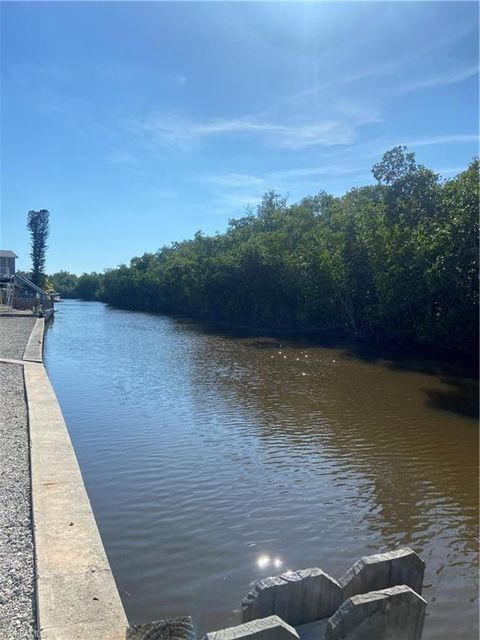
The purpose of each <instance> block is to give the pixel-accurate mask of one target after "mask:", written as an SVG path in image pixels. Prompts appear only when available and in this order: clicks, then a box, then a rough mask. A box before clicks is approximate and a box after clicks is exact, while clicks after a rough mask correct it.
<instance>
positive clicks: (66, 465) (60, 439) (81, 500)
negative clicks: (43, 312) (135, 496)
mask: <svg viewBox="0 0 480 640" xmlns="http://www.w3.org/2000/svg"><path fill="white" fill-rule="evenodd" d="M5 320H7V322H6V323H5ZM33 320H34V323H32V318H29V317H28V316H26V317H25V316H21V317H20V316H17V317H16V318H12V317H9V318H8V319H7V318H1V319H0V323H2V324H3V327H2V329H3V331H2V334H3V338H4V341H5V344H2V341H0V371H3V372H5V371H8V370H9V368H12V367H13V368H15V370H16V372H17V375H16V379H14V378H13V377H11V378H10V379H9V380H7V383H6V384H7V387H8V388H9V389H10V392H11V393H12V394H14V395H15V396H16V397H17V398H19V397H21V398H22V402H23V409H24V414H23V415H24V416H25V418H24V420H23V442H24V454H26V459H24V460H23V462H24V464H23V466H19V465H15V467H16V471H17V474H18V476H19V478H20V479H21V481H22V486H23V488H24V510H25V507H26V508H27V509H28V512H29V514H28V515H29V517H28V518H27V519H26V520H25V518H23V519H22V525H23V528H25V526H26V528H27V529H28V530H29V535H30V540H31V545H30V547H29V553H25V554H23V557H22V560H23V565H22V566H21V567H20V566H19V565H18V562H17V564H15V560H11V563H12V564H13V566H14V569H15V575H17V577H18V578H19V579H20V581H22V585H23V582H25V583H28V579H27V578H26V576H27V574H28V573H30V576H33V578H31V579H30V583H29V584H24V585H23V587H24V591H25V592H26V593H28V598H27V599H28V600H29V602H30V607H29V606H28V605H27V604H25V602H24V603H23V609H22V611H21V612H19V613H17V615H16V614H15V611H16V608H15V607H16V605H17V604H18V601H19V594H20V592H18V593H16V592H15V591H12V593H11V597H9V598H5V596H3V598H4V600H5V602H6V603H7V605H10V608H9V610H10V614H9V615H3V613H4V612H2V609H1V608H0V612H2V616H1V618H2V626H1V627H0V631H1V633H2V634H3V633H5V637H8V638H9V640H17V639H18V640H24V639H25V640H27V639H28V640H29V639H30V638H40V640H76V639H78V640H80V639H86V638H90V637H92V638H95V639H96V640H117V639H118V640H120V639H124V638H125V633H126V629H127V627H128V621H127V618H126V615H125V612H124V609H123V605H122V603H121V600H120V596H119V594H118V590H117V588H116V585H115V581H114V578H113V575H112V572H111V569H110V565H109V563H108V559H107V556H106V553H105V550H104V547H103V543H102V541H101V538H100V534H99V531H98V528H97V525H96V522H95V517H94V515H93V512H92V509H91V505H90V501H89V498H88V495H87V493H86V490H85V486H84V483H83V479H82V475H81V471H80V468H79V466H78V462H77V459H76V456H75V452H74V449H73V446H72V443H71V440H70V437H69V434H68V430H67V427H66V424H65V421H64V419H63V415H62V412H61V409H60V406H59V404H58V401H57V398H56V395H55V392H54V390H53V388H52V385H51V383H50V380H49V378H48V375H47V372H46V370H45V368H44V366H43V337H44V326H45V321H44V319H43V318H39V319H33ZM27 323H28V324H27ZM29 328H30V331H29V332H28V329H29ZM12 330H13V331H12ZM3 403H5V404H6V403H7V400H6V398H5V395H3ZM10 404H11V403H10ZM19 406H21V403H20V405H19ZM17 408H18V407H17ZM3 413H5V412H3ZM12 422H13V421H12V419H11V417H10V416H8V417H7V420H6V421H5V424H4V429H5V431H6V433H10V432H12ZM2 446H3V447H4V446H5V438H4V439H3V441H2ZM15 446H16V442H15ZM24 458H25V455H24ZM3 490H4V491H5V492H8V490H9V487H3ZM10 520H11V522H10V525H11V526H10V528H9V529H13V530H14V531H15V532H18V530H19V526H20V525H19V522H18V520H19V518H18V517H15V514H11V516H10ZM1 542H2V543H4V541H3V540H1ZM4 546H5V547H7V545H6V544H3V545H2V549H3V547H4ZM9 546H11V545H9ZM26 546H27V547H28V545H26ZM3 557H4V555H2V558H3ZM2 564H3V563H2ZM5 564H8V560H7V562H5ZM6 569H7V570H8V568H7V567H6ZM2 572H3V568H2ZM17 589H18V587H17ZM1 590H2V585H0V594H1V593H2V591H1ZM23 600H25V597H24V598H23ZM3 606H4V601H3V600H0V607H2V608H3ZM26 617H29V620H30V622H29V624H28V625H27V624H26V623H25V622H24V620H25V618H26ZM27 626H28V628H27ZM19 627H20V628H19Z"/></svg>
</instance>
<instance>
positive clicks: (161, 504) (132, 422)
mask: <svg viewBox="0 0 480 640" xmlns="http://www.w3.org/2000/svg"><path fill="white" fill-rule="evenodd" d="M46 359H47V368H48V370H49V373H50V375H51V378H52V381H53V383H54V386H55V389H56V391H57V393H58V395H59V399H60V402H61V404H62V408H63V409H64V412H65V416H66V419H67V423H68V425H69V429H70V432H71V435H72V440H73V442H74V445H75V448H76V450H77V454H78V457H79V461H80V464H81V466H82V471H83V473H84V477H85V480H86V484H87V488H88V490H89V494H90V497H91V500H92V504H93V507H94V510H95V514H96V517H97V520H98V522H99V526H100V529H101V533H102V537H103V539H104V542H105V546H106V550H107V553H108V555H109V558H110V561H111V563H112V567H113V569H114V573H115V577H116V579H117V582H118V584H119V588H120V589H121V591H122V593H123V595H122V597H123V599H124V604H125V607H126V609H127V613H128V615H129V617H130V620H131V621H132V622H140V621H144V620H151V619H158V618H160V617H162V616H165V615H176V614H178V615H180V614H184V613H192V614H193V616H194V619H195V621H196V623H197V627H198V631H199V635H201V634H202V633H203V632H204V631H206V630H212V629H218V628H220V627H222V626H229V625H231V624H235V623H236V622H237V621H238V619H239V613H238V608H239V606H240V602H241V599H242V597H243V596H244V595H245V593H246V592H247V591H248V587H249V584H250V583H251V582H252V581H253V580H255V579H256V578H259V577H264V576H265V575H271V574H275V573H279V572H281V571H283V564H279V563H282V562H283V561H287V562H288V567H289V568H294V569H297V568H305V567H308V566H320V567H322V568H324V569H325V570H326V571H328V572H329V573H330V574H331V575H333V576H336V577H338V576H340V575H342V574H343V573H344V571H345V570H346V569H347V568H348V567H349V566H350V565H351V564H352V562H353V561H355V560H356V559H357V558H358V557H359V556H360V555H364V554H365V553H374V552H377V551H379V550H384V549H386V548H389V547H395V546H398V545H402V544H409V545H411V546H413V548H415V549H416V550H417V551H419V552H421V553H422V555H423V556H424V557H425V560H426V562H427V576H426V581H427V584H428V585H429V586H428V587H427V589H426V594H425V595H426V597H427V599H428V600H429V601H430V603H431V605H430V607H429V619H428V621H427V625H426V628H425V636H424V638H425V639H426V640H428V639H433V638H435V639H436V640H441V639H442V638H443V639H444V640H447V639H448V640H450V639H451V638H452V637H455V638H464V639H467V638H470V637H474V636H475V635H476V634H475V633H472V632H475V631H476V628H477V627H476V625H477V621H476V612H474V610H473V607H472V603H471V599H472V598H475V597H476V594H477V590H476V578H477V575H476V570H475V564H476V561H477V546H476V535H477V532H478V527H477V522H478V506H477V505H478V491H477V457H478V454H477V451H478V446H477V431H476V423H475V421H474V420H473V419H472V418H471V416H470V415H469V414H468V412H463V413H462V412H461V411H457V412H453V411H451V410H449V409H448V408H447V407H442V406H440V404H441V402H439V401H438V398H439V396H438V395H437V398H436V400H435V401H432V397H433V396H428V394H426V392H425V390H430V391H432V392H435V393H437V394H448V393H449V392H451V391H452V389H455V388H456V387H455V384H454V381H457V380H460V381H461V382H459V384H461V385H464V384H468V385H469V384H470V383H468V382H465V381H468V379H466V378H459V377H458V376H455V375H451V372H450V373H449V374H448V375H447V374H446V373H445V372H444V371H441V370H439V369H438V367H437V366H436V365H435V366H434V365H432V364H431V363H429V362H424V363H416V366H412V367H406V366H404V363H402V362H400V361H398V360H395V359H388V360H385V359H383V360H382V359H381V358H379V357H378V356H377V355H372V356H371V357H368V353H367V352H365V353H363V354H360V357H359V356H358V355H356V354H355V353H354V352H352V350H351V349H349V348H342V349H335V348H320V347H318V346H313V345H309V344H299V343H294V342H287V341H284V340H271V339H269V338H253V337H251V336H243V337H238V336H235V337H234V336H231V335H220V334H218V333H215V332H212V331H204V330H200V329H199V328H198V327H196V326H195V325H192V324H191V323H187V322H176V321H172V320H170V319H166V318H161V317H155V316H148V315H144V314H135V313H126V312H121V311H115V310H111V309H108V308H106V307H105V306H103V305H100V304H96V303H90V304H88V303H75V302H65V303H64V304H63V305H62V308H61V310H60V311H59V313H58V315H57V318H56V321H55V324H54V325H53V326H52V329H51V330H50V332H49V335H48V336H47V342H46ZM472 384H473V383H472ZM472 389H473V393H475V387H472ZM426 399H427V401H426ZM276 562H277V565H278V566H276V564H275V563H276ZM454 614H455V615H454ZM459 616H460V618H459Z"/></svg>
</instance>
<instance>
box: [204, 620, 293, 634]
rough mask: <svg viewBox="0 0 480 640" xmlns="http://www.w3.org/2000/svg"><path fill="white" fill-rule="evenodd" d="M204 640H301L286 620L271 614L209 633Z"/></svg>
mask: <svg viewBox="0 0 480 640" xmlns="http://www.w3.org/2000/svg"><path fill="white" fill-rule="evenodd" d="M203 640H299V636H298V633H297V632H296V631H295V629H294V628H293V627H291V626H290V625H288V624H287V623H286V622H285V621H284V620H282V619H281V618H279V617H278V616H269V617H268V618H261V619H260V620H252V621H251V622H245V623H244V624H240V625H238V626H237V627H230V628H229V629H222V630H221V631H213V632H211V633H207V635H206V636H205V637H204V639H203Z"/></svg>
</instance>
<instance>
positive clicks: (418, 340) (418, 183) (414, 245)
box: [52, 147, 479, 354]
mask: <svg viewBox="0 0 480 640" xmlns="http://www.w3.org/2000/svg"><path fill="white" fill-rule="evenodd" d="M478 171H479V163H478V159H475V160H474V161H472V163H471V164H470V166H469V167H468V169H467V170H466V171H464V172H463V173H461V174H460V175H458V176H457V177H456V178H454V179H452V180H447V181H441V180H440V179H439V177H438V176H437V174H435V173H434V172H433V171H431V170H429V169H427V168H425V167H423V166H421V165H418V164H417V163H416V162H415V158H414V156H413V154H410V153H407V152H406V149H405V148H404V147H396V148H394V149H392V150H391V151H389V152H387V153H386V154H385V155H384V157H383V160H382V162H380V163H378V164H377V165H375V166H374V167H373V174H374V177H375V178H376V180H377V184H376V185H374V186H367V187H363V188H355V189H352V190H351V191H349V192H348V193H347V194H345V195H344V196H343V197H332V196H330V195H327V194H326V193H324V192H321V193H319V194H318V195H316V196H313V197H307V198H304V199H303V200H302V201H301V202H299V203H297V204H292V205H287V202H286V200H285V199H283V198H281V197H280V196H278V195H277V194H275V193H274V192H272V191H270V192H267V193H266V194H265V195H264V197H263V200H262V202H261V204H259V206H258V208H257V212H256V215H254V214H252V213H249V214H248V215H246V216H245V217H243V218H240V219H237V220H231V221H230V223H229V227H228V230H227V231H226V232H225V233H223V234H217V235H215V236H213V237H208V236H205V235H203V234H202V233H201V232H198V233H196V234H195V236H194V238H193V239H192V240H187V241H184V242H179V243H174V244H173V245H171V246H169V247H164V248H162V249H160V250H159V251H158V252H157V253H154V254H150V253H146V254H144V255H143V256H141V257H137V258H133V259H132V261H131V262H130V265H129V266H125V265H122V266H120V267H118V268H117V269H112V270H109V271H106V272H105V274H102V275H99V274H90V275H88V274H84V275H83V276H81V277H79V278H78V279H76V277H75V276H73V279H72V280H70V278H72V276H71V275H70V274H67V273H65V272H61V273H60V274H55V275H54V276H53V278H52V279H53V281H54V282H55V285H54V286H55V287H56V288H58V289H59V290H60V291H61V292H62V293H63V295H65V296H68V295H70V296H77V297H82V298H85V299H101V300H104V301H106V302H109V303H111V304H112V305H115V306H117V307H121V308H125V309H135V310H142V311H153V312H160V313H167V314H187V315H190V316H194V317H200V318H205V319H209V320H214V321H220V322H226V323H232V324H237V325H244V326H248V327H251V328H257V329H262V330H270V331H278V330H288V331H309V332H310V331H314V332H318V333H322V334H334V335H343V336H349V337H356V338H366V339H375V340H385V341H390V342H396V343H400V344H412V345H422V346H426V347H429V348H437V349H442V350H443V349H445V350H454V351H459V352H462V353H465V352H468V353H470V354H472V353H473V350H474V349H476V344H477V309H478V280H477V276H478V262H477V261H478V202H479V173H478Z"/></svg>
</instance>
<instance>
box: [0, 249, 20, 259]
mask: <svg viewBox="0 0 480 640" xmlns="http://www.w3.org/2000/svg"><path fill="white" fill-rule="evenodd" d="M0 258H18V256H17V254H16V253H13V251H10V249H0Z"/></svg>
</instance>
